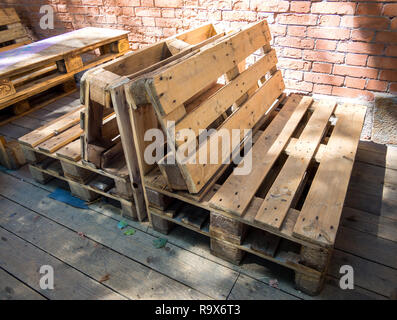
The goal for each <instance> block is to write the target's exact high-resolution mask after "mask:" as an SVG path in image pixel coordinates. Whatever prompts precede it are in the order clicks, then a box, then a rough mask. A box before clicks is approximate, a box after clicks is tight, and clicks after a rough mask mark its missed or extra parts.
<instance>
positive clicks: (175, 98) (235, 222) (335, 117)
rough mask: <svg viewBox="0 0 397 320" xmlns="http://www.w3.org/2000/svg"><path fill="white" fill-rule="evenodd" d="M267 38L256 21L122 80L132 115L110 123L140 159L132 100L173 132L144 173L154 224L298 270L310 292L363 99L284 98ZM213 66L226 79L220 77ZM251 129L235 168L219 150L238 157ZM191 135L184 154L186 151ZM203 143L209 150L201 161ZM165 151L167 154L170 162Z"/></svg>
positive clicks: (325, 249) (324, 258) (219, 249)
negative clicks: (248, 143) (161, 155)
mask: <svg viewBox="0 0 397 320" xmlns="http://www.w3.org/2000/svg"><path fill="white" fill-rule="evenodd" d="M269 41H270V32H269V29H268V26H267V24H266V22H265V21H261V22H259V23H256V24H254V25H252V26H249V27H247V28H244V29H243V30H239V31H236V32H234V33H230V34H228V35H227V36H225V37H223V38H220V39H218V40H217V41H215V42H213V43H211V44H208V45H207V46H205V47H203V48H201V49H200V50H197V51H196V52H193V53H192V54H191V55H187V56H184V57H181V58H180V59H177V60H175V61H173V62H172V63H170V64H168V65H165V66H163V67H161V68H159V69H157V70H154V71H153V72H151V73H150V74H146V75H144V76H142V77H140V78H139V79H137V80H136V81H132V82H128V83H126V85H125V90H126V95H127V102H128V106H129V110H130V112H129V115H130V117H131V122H132V126H130V125H129V124H128V126H127V125H126V124H125V123H119V128H120V134H121V138H122V139H123V138H124V139H127V138H126V137H131V136H133V138H132V139H130V140H126V141H133V140H134V141H135V144H136V147H135V149H136V150H140V152H138V156H139V158H140V161H141V162H143V161H144V159H143V153H142V152H143V150H144V145H143V143H144V141H143V139H142V138H141V139H140V138H139V137H142V132H141V130H140V126H139V118H138V117H136V116H135V113H134V112H133V111H134V110H139V109H140V108H141V106H147V105H149V106H150V107H151V108H153V109H154V110H155V113H156V117H157V120H158V122H159V123H160V127H161V128H162V129H163V132H164V133H166V134H167V136H168V137H172V135H173V132H174V131H175V136H176V140H175V141H174V140H173V139H172V138H171V139H168V141H167V144H168V148H169V150H171V152H170V153H168V154H167V155H166V156H165V158H163V159H160V160H159V161H158V166H153V165H152V166H151V168H152V170H151V171H150V172H148V173H146V174H145V175H144V186H145V191H146V194H147V199H148V203H149V212H150V218H151V222H152V225H153V227H154V228H156V229H157V230H159V231H162V232H168V231H169V229H170V227H171V226H172V225H173V224H179V225H182V226H184V227H186V228H189V229H191V230H194V231H197V232H200V233H202V234H205V235H207V236H209V237H210V238H211V251H212V252H213V253H214V254H215V255H217V256H220V257H222V258H224V259H227V260H229V261H232V262H235V263H238V262H239V261H240V260H241V259H242V257H243V254H244V252H250V253H253V254H256V255H258V256H260V257H263V258H265V259H267V260H270V261H273V262H276V263H279V264H281V265H283V266H286V267H288V268H291V269H293V270H294V271H295V274H296V277H295V279H296V285H297V286H298V287H299V288H300V289H301V290H303V291H305V292H307V293H310V294H315V293H318V292H319V290H320V289H321V287H322V284H323V281H324V277H325V274H326V270H327V266H328V262H329V259H330V256H331V253H332V248H333V245H334V242H335V236H336V233H337V230H338V225H339V219H340V214H341V211H342V207H343V203H344V198H345V195H346V191H347V187H348V182H349V179H350V174H351V170H352V166H353V163H354V159H355V153H356V149H357V144H358V141H359V137H360V133H361V129H362V125H363V121H364V116H365V107H362V106H356V105H339V106H337V104H336V103H335V102H334V101H316V102H314V101H313V100H312V99H311V98H309V97H304V96H300V95H291V96H289V97H287V98H285V95H284V94H283V90H284V84H283V80H282V76H281V74H280V72H279V71H277V69H276V66H275V65H276V63H277V59H276V55H275V52H274V50H272V49H271V47H270V43H269ZM258 49H262V51H263V55H262V57H260V58H256V62H255V63H254V64H252V65H251V66H249V67H248V68H245V66H244V65H243V63H244V61H245V59H247V58H248V57H250V56H252V55H253V54H254V53H257V52H258ZM222 76H223V77H224V79H225V80H226V81H225V82H224V83H220V81H219V80H218V79H219V78H220V77H222ZM114 102H115V103H114V108H115V109H116V113H120V115H121V114H122V115H123V116H128V112H127V113H121V112H120V109H119V106H118V103H119V102H120V101H119V100H117V99H115V100H114ZM124 104H125V103H124V102H121V103H120V105H123V106H124ZM170 120H172V121H174V122H175V126H174V127H171V130H170V127H169V126H168V125H167V121H170ZM131 128H132V131H133V134H131V132H130V131H131ZM210 128H215V129H217V131H215V132H214V133H213V134H212V135H209V136H207V137H206V138H205V139H204V142H206V143H203V140H201V141H200V139H199V138H200V137H201V136H200V133H201V131H200V130H202V129H210ZM186 129H188V130H189V134H192V132H193V139H192V140H191V141H190V142H189V141H187V140H186V139H184V138H185V137H184V136H183V133H184V130H186ZM233 129H239V130H240V131H239V135H238V136H237V143H236V142H234V143H233V140H232V139H230V140H226V141H227V142H226V143H227V146H228V147H229V148H225V149H224V148H223V145H222V144H220V143H219V144H216V143H214V144H212V142H214V141H215V140H217V139H221V138H222V137H223V136H222V135H223V134H224V133H225V132H227V133H232V130H233ZM247 129H250V130H251V131H245V130H247ZM222 132H223V133H222ZM249 133H251V134H252V140H253V142H254V143H253V146H252V148H251V149H250V151H249V152H248V153H247V154H246V156H245V157H244V158H243V159H239V160H240V161H239V165H238V167H239V169H242V168H243V167H244V166H246V165H247V164H248V165H249V164H250V163H251V164H252V165H251V168H250V170H248V172H247V173H245V174H243V175H237V174H234V173H235V172H236V167H235V166H234V164H225V162H224V160H225V159H228V158H231V159H235V160H236V159H238V158H239V156H240V150H241V149H242V148H243V147H244V144H245V142H246V141H247V140H249V139H250V134H249ZM230 136H231V135H230ZM178 138H180V139H178ZM234 141H236V140H234ZM187 142H188V143H187ZM192 145H193V146H194V147H195V148H192V149H191V150H193V151H190V153H189V154H188V155H187V157H186V153H184V150H186V149H188V148H187V146H192ZM208 146H210V148H208ZM213 146H215V147H213ZM183 147H184V148H186V149H182V148H183ZM206 148H207V149H206ZM179 152H181V153H179ZM212 154H216V159H215V161H213V162H210V161H209V159H210V156H211V155H212ZM181 155H183V156H185V161H184V162H183V161H181V158H182V157H181ZM200 155H201V156H202V155H204V156H206V160H207V161H201V159H200ZM173 158H176V160H177V161H176V164H173V163H172V161H171V162H170V161H168V160H170V159H171V160H172V159H173ZM186 159H187V160H189V159H193V160H196V161H193V162H189V161H187V160H186ZM250 159H252V162H251V161H250ZM128 161H129V160H128V158H127V164H128ZM236 162H237V160H236ZM146 165H148V164H146ZM141 166H142V167H143V166H144V164H141ZM148 167H149V165H148Z"/></svg>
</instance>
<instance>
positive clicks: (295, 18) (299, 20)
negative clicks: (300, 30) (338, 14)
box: [277, 14, 317, 26]
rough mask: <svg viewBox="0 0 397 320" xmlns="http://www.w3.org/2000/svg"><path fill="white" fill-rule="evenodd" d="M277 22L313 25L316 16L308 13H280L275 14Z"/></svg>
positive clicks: (315, 22) (315, 21)
mask: <svg viewBox="0 0 397 320" xmlns="http://www.w3.org/2000/svg"><path fill="white" fill-rule="evenodd" d="M277 22H278V23H281V24H297V25H305V26H310V25H311V26H314V25H316V24H317V16H316V15H308V14H280V15H278V16H277Z"/></svg>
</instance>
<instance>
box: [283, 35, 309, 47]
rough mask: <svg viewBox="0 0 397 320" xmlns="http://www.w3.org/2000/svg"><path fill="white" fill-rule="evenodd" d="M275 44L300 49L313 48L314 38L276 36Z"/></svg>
mask: <svg viewBox="0 0 397 320" xmlns="http://www.w3.org/2000/svg"><path fill="white" fill-rule="evenodd" d="M276 45H279V46H284V47H293V48H301V49H313V48H314V40H313V39H304V38H298V37H277V39H276Z"/></svg>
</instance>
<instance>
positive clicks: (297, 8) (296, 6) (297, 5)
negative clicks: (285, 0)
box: [290, 1, 311, 13]
mask: <svg viewBox="0 0 397 320" xmlns="http://www.w3.org/2000/svg"><path fill="white" fill-rule="evenodd" d="M310 4H311V2H310V1H291V8H290V11H291V12H299V13H308V12H310Z"/></svg>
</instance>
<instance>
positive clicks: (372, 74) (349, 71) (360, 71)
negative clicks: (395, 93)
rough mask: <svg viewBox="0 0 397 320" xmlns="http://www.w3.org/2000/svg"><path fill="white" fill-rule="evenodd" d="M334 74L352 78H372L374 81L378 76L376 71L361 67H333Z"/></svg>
mask: <svg viewBox="0 0 397 320" xmlns="http://www.w3.org/2000/svg"><path fill="white" fill-rule="evenodd" d="M334 74H338V75H341V76H352V77H357V78H372V79H376V77H377V76H378V70H377V69H369V68H362V67H350V66H338V65H335V66H334Z"/></svg>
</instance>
